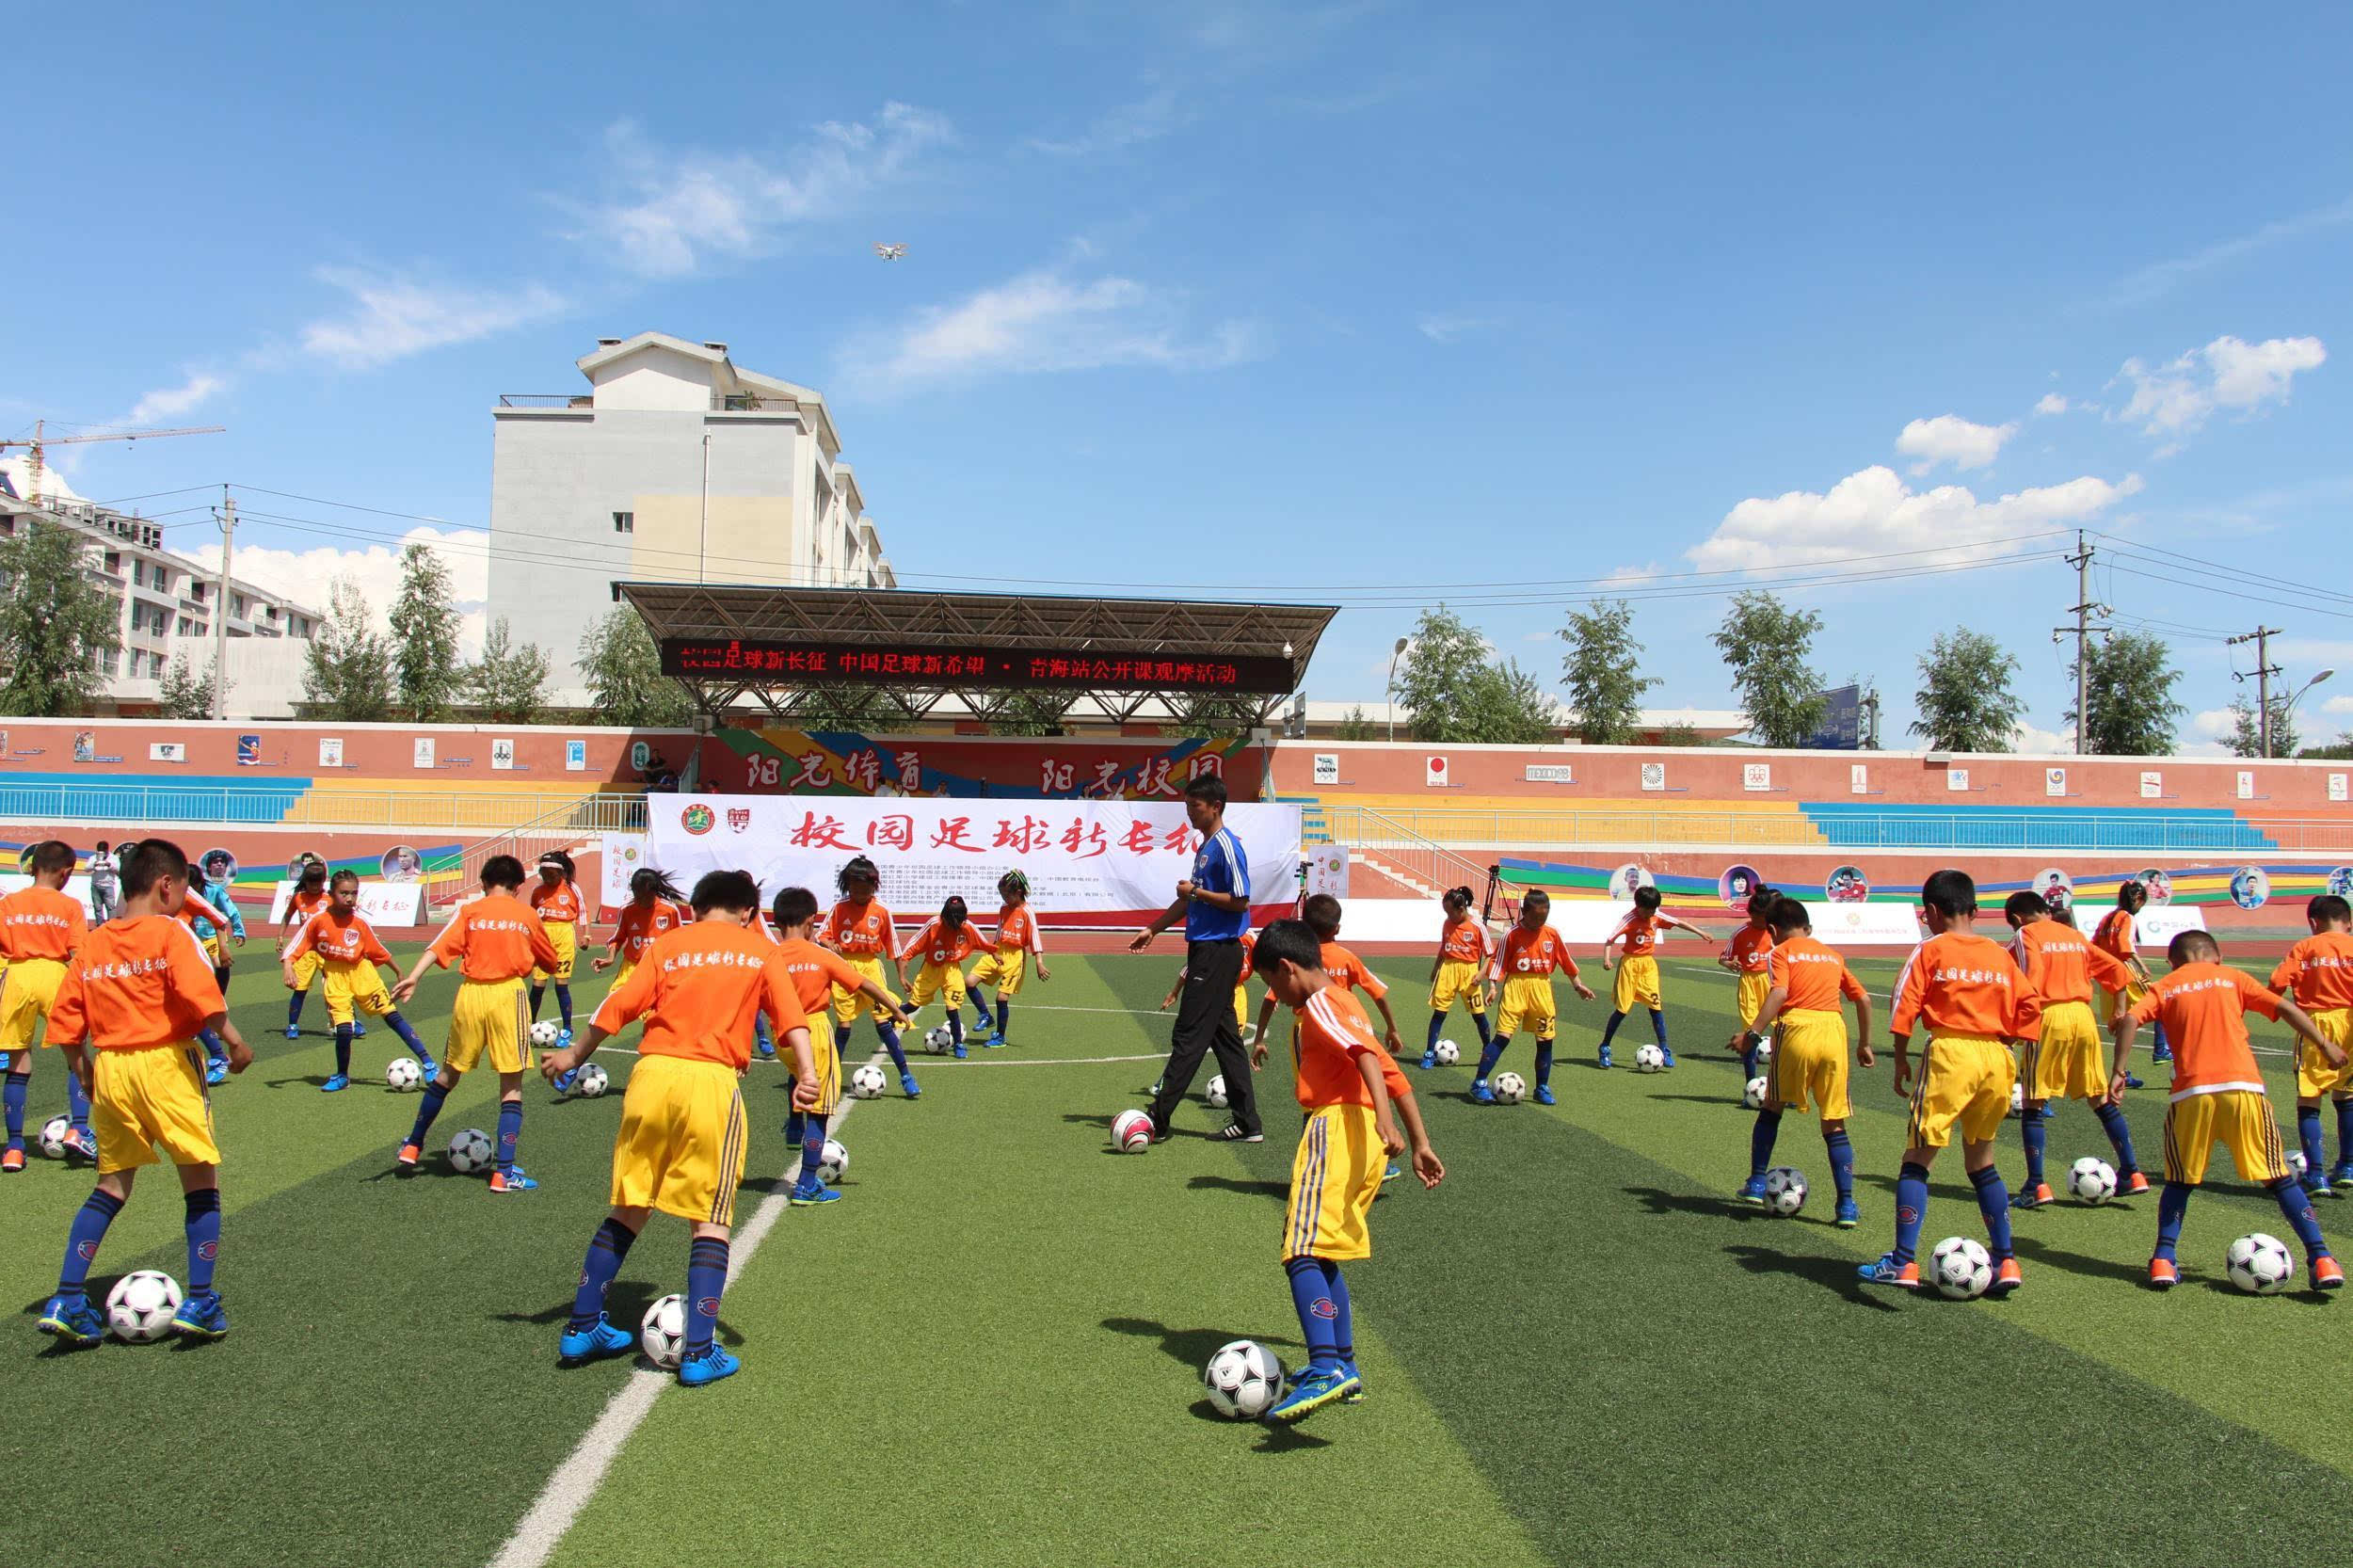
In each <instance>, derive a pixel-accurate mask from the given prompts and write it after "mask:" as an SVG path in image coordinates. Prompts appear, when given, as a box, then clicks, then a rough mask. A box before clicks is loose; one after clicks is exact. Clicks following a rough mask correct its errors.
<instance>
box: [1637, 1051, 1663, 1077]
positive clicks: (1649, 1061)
mask: <svg viewBox="0 0 2353 1568" xmlns="http://www.w3.org/2000/svg"><path fill="white" fill-rule="evenodd" d="M1666 1066H1667V1053H1666V1052H1665V1051H1663V1050H1660V1049H1659V1048H1657V1046H1644V1047H1642V1048H1641V1049H1640V1050H1637V1051H1636V1052H1635V1053H1634V1070H1635V1071H1636V1072H1638V1073H1656V1072H1663V1071H1665V1070H1666Z"/></svg>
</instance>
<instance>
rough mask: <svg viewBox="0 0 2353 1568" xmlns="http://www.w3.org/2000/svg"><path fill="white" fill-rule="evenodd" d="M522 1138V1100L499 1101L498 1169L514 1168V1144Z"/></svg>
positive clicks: (507, 1169) (518, 1142)
mask: <svg viewBox="0 0 2353 1568" xmlns="http://www.w3.org/2000/svg"><path fill="white" fill-rule="evenodd" d="M522 1140H523V1102H522V1101H521V1100H520V1099H511V1100H501V1101H499V1169H500V1170H502V1171H510V1170H513V1169H514V1168H515V1145H516V1144H520V1143H521V1142H522Z"/></svg>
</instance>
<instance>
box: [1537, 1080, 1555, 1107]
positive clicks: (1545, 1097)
mask: <svg viewBox="0 0 2353 1568" xmlns="http://www.w3.org/2000/svg"><path fill="white" fill-rule="evenodd" d="M1536 1103H1537V1104H1538V1105H1557V1104H1559V1103H1560V1102H1559V1101H1558V1100H1556V1099H1554V1098H1553V1097H1552V1085H1551V1084H1549V1083H1539V1084H1538V1085H1536Z"/></svg>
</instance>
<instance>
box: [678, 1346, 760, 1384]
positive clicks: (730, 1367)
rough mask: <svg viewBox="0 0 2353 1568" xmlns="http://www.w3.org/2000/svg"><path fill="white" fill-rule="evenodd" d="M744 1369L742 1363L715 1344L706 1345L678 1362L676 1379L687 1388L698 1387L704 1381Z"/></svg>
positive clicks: (715, 1379) (731, 1374)
mask: <svg viewBox="0 0 2353 1568" xmlns="http://www.w3.org/2000/svg"><path fill="white" fill-rule="evenodd" d="M743 1369H744V1364H743V1363H742V1362H741V1361H738V1360H736V1359H735V1357H733V1356H731V1355H729V1354H728V1352H726V1351H723V1350H721V1349H720V1348H719V1347H718V1346H717V1345H715V1344H713V1345H706V1346H705V1347H703V1348H702V1349H701V1350H699V1351H696V1352H695V1353H694V1354H692V1355H690V1356H688V1357H687V1358H686V1359H685V1360H683V1361H681V1362H680V1363H679V1364H678V1380H679V1382H680V1384H683V1385H684V1386H686V1387H688V1388H700V1387H701V1386H702V1385H703V1384H706V1383H716V1382H718V1381H719V1380H720V1379H721V1378H728V1377H733V1376H734V1375H735V1374H736V1373H737V1372H740V1371H742V1370H743Z"/></svg>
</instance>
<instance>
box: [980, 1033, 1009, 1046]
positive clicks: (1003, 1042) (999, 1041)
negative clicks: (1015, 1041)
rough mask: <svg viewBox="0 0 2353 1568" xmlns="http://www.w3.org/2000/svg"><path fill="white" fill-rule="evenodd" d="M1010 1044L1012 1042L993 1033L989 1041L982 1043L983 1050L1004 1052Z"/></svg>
mask: <svg viewBox="0 0 2353 1568" xmlns="http://www.w3.org/2000/svg"><path fill="white" fill-rule="evenodd" d="M1010 1043H1011V1042H1010V1041H1008V1040H1007V1039H1006V1038H1005V1037H1004V1036H1003V1035H1001V1034H997V1033H991V1034H990V1035H989V1037H988V1038H987V1039H985V1040H983V1041H982V1042H981V1048H982V1049H983V1050H1002V1049H1004V1048H1005V1047H1006V1046H1007V1045H1009V1044H1010Z"/></svg>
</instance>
